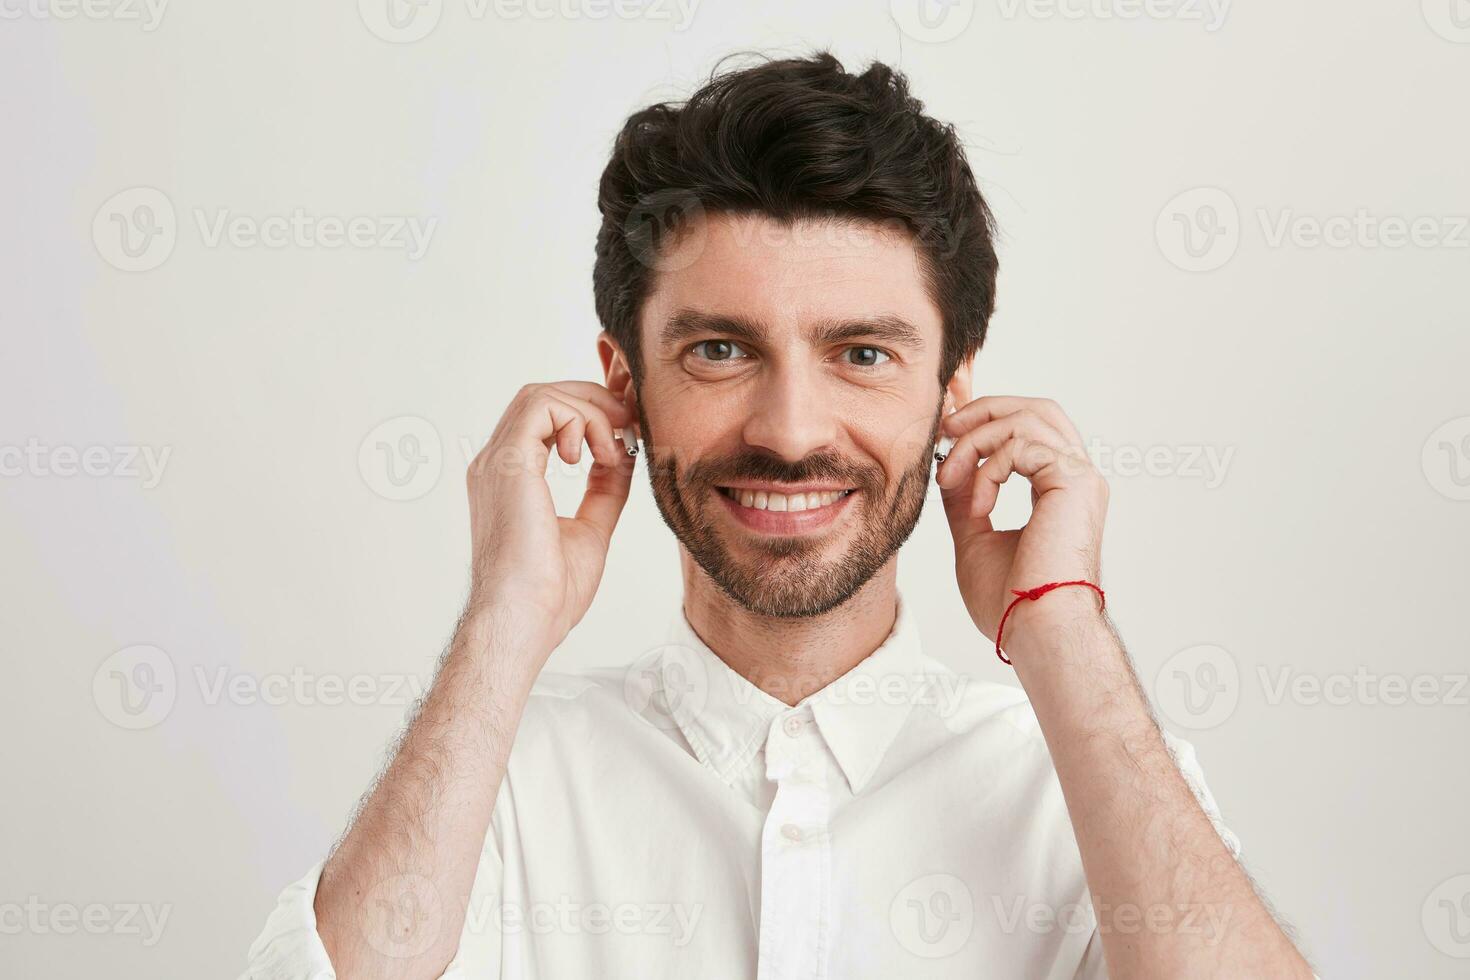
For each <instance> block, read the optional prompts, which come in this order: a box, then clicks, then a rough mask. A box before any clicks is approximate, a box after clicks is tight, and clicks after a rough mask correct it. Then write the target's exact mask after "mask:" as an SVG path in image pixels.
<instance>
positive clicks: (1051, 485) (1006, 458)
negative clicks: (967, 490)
mask: <svg viewBox="0 0 1470 980" xmlns="http://www.w3.org/2000/svg"><path fill="white" fill-rule="evenodd" d="M1067 452H1068V449H1067V448H1062V447H1058V446H1057V445H1055V444H1053V443H1048V442H1038V441H1034V440H1032V439H1029V438H1027V437H1026V436H1016V437H1014V438H1011V439H1007V440H1006V441H1005V442H1004V443H1003V444H1001V445H1000V446H999V447H997V448H996V449H995V450H994V451H993V452H991V453H990V454H989V455H988V456H987V458H986V460H985V462H984V463H983V464H981V466H980V469H978V470H976V471H975V479H974V480H973V481H972V482H973V483H974V484H975V490H974V495H973V496H972V497H971V501H970V508H971V514H972V515H975V514H989V513H990V512H991V511H993V510H994V509H995V503H996V501H997V500H998V499H999V498H1000V488H1001V486H1002V485H1003V484H1004V483H1005V482H1006V481H1007V480H1009V479H1010V478H1011V475H1012V474H1015V473H1019V474H1021V476H1023V477H1025V478H1026V479H1027V480H1029V481H1030V483H1031V486H1032V489H1033V490H1034V491H1035V493H1034V494H1033V496H1032V503H1033V505H1034V504H1035V502H1036V500H1037V499H1038V498H1039V496H1040V494H1042V493H1045V492H1046V491H1048V490H1054V489H1057V488H1059V487H1064V486H1066V465H1065V461H1066V460H1068V456H1067Z"/></svg>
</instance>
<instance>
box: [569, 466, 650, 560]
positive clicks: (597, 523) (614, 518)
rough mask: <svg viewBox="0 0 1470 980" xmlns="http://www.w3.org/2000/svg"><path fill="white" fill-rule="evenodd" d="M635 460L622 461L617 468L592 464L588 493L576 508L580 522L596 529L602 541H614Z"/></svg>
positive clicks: (630, 483)
mask: <svg viewBox="0 0 1470 980" xmlns="http://www.w3.org/2000/svg"><path fill="white" fill-rule="evenodd" d="M636 459H637V457H635V456H624V457H622V458H620V459H619V460H618V462H617V465H615V466H605V465H603V464H602V463H598V462H593V464H592V469H591V471H590V472H589V473H588V474H587V490H586V492H585V493H584V494H583V495H582V503H581V505H580V506H578V508H577V520H579V521H586V522H587V523H588V524H590V525H592V526H593V527H594V528H596V529H597V531H598V533H599V534H601V535H602V540H603V541H604V542H607V541H609V540H611V539H612V533H613V528H615V527H617V524H618V517H619V516H620V515H621V514H622V513H623V505H624V504H626V503H627V502H628V490H629V488H630V486H631V485H632V483H633V468H634V467H633V464H634V462H635V461H636Z"/></svg>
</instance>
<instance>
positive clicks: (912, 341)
mask: <svg viewBox="0 0 1470 980" xmlns="http://www.w3.org/2000/svg"><path fill="white" fill-rule="evenodd" d="M711 334H713V335H717V336H720V337H728V338H730V339H731V340H743V341H746V342H747V343H752V344H758V343H760V342H762V341H764V340H766V339H767V337H768V333H767V331H766V329H765V327H764V326H763V325H762V324H761V323H760V321H758V320H752V319H750V318H749V317H744V316H740V315H739V314H725V313H702V312H700V311H698V310H687V309H685V310H679V311H677V312H675V313H674V315H673V316H671V317H669V320H668V322H667V323H665V324H664V326H663V329H662V330H661V331H660V332H659V343H660V344H661V345H662V346H664V347H672V346H674V345H676V344H680V343H682V342H684V341H686V340H690V339H692V338H694V337H698V336H705V335H711ZM806 339H807V340H808V342H810V343H812V344H814V345H817V346H824V345H828V344H836V343H842V342H844V341H848V342H851V341H859V340H873V341H878V342H880V343H883V344H886V345H888V346H891V347H904V348H907V349H908V350H911V351H922V350H923V349H924V348H925V346H926V344H925V343H924V336H923V334H921V333H920V332H919V329H918V328H917V327H915V326H914V325H913V324H912V323H909V322H908V321H907V320H905V319H904V318H903V317H901V316H895V315H893V314H891V313H884V314H879V315H877V316H870V317H858V318H856V319H848V320H823V321H821V322H819V323H817V324H815V325H814V326H813V327H811V328H810V329H809V330H808V331H807V332H806Z"/></svg>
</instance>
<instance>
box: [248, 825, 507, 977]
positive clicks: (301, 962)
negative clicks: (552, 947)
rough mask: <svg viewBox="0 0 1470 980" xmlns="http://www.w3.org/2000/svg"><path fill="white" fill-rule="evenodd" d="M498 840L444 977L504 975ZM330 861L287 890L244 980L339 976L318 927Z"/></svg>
mask: <svg viewBox="0 0 1470 980" xmlns="http://www.w3.org/2000/svg"><path fill="white" fill-rule="evenodd" d="M494 839H495V835H494V830H493V828H492V831H491V833H490V834H489V835H487V840H486V844H485V849H484V851H483V852H482V853H481V855H480V863H479V867H478V869H477V870H476V872H475V883H474V886H473V889H472V892H473V894H472V896H471V901H470V907H469V910H468V914H467V915H466V917H465V924H464V928H463V930H461V933H460V944H459V948H458V949H457V951H456V952H455V955H454V959H453V960H451V961H450V963H449V966H448V967H447V968H446V969H445V971H444V972H443V973H442V974H441V975H440V978H439V980H497V978H498V977H500V975H501V972H500V955H499V954H500V938H501V937H500V930H499V929H498V928H495V927H493V925H494V923H495V920H494V919H493V918H492V916H493V915H494V914H495V913H496V912H497V911H498V896H499V893H500V868H501V862H500V855H499V851H498V849H497V848H496V846H495V844H494ZM324 863H325V862H321V863H318V864H316V865H313V866H312V868H311V870H309V871H307V873H306V874H305V875H304V876H303V877H302V878H301V879H300V880H299V881H296V882H293V883H292V884H290V885H287V886H286V889H285V891H283V892H281V894H280V897H279V898H278V899H277V900H276V907H275V908H274V909H273V910H272V911H271V913H270V916H269V917H268V918H267V919H266V923H265V928H264V929H263V930H261V933H260V935H259V936H258V937H257V938H256V940H255V942H253V943H251V945H250V952H249V966H248V967H247V969H246V971H245V973H244V974H242V975H241V977H240V980H336V978H337V972H336V970H335V969H334V968H333V966H332V961H331V960H330V959H329V958H328V956H327V949H326V946H324V945H323V944H322V938H321V934H320V933H318V932H317V928H316V909H315V903H316V890H317V885H318V883H319V882H320V881H321V874H322V866H323V864H324ZM467 959H470V960H473V963H474V969H473V970H470V969H467V968H466V966H465V961H466V960H467Z"/></svg>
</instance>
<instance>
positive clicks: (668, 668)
mask: <svg viewBox="0 0 1470 980" xmlns="http://www.w3.org/2000/svg"><path fill="white" fill-rule="evenodd" d="M968 639H969V640H971V641H973V640H975V638H974V637H971V638H968ZM969 645H971V646H974V647H975V648H976V649H981V648H982V647H983V644H980V643H978V641H977V642H971V643H970V644H969ZM1166 738H1167V739H1168V741H1169V744H1170V747H1171V748H1172V749H1173V751H1174V754H1175V758H1176V759H1177V761H1178V762H1179V764H1180V767H1181V770H1182V771H1183V773H1184V774H1185V777H1186V779H1187V781H1188V782H1189V784H1190V785H1191V787H1192V788H1193V789H1194V791H1195V793H1196V795H1197V796H1198V797H1199V799H1200V802H1201V804H1202V805H1203V807H1204V809H1205V811H1206V813H1208V814H1209V816H1210V818H1211V820H1212V821H1214V822H1215V826H1216V829H1217V830H1218V831H1219V832H1220V835H1221V837H1222V839H1223V840H1224V841H1225V843H1226V845H1227V846H1228V847H1229V848H1230V850H1231V852H1232V853H1235V854H1239V851H1240V845H1239V842H1238V841H1237V840H1236V838H1235V836H1234V835H1233V834H1231V833H1230V831H1229V830H1228V829H1226V828H1225V827H1224V826H1223V825H1221V823H1220V822H1219V814H1218V811H1217V810H1216V807H1215V805H1214V801H1213V799H1212V798H1211V796H1210V793H1209V790H1208V789H1207V788H1206V786H1205V783H1204V780H1203V777H1202V775H1201V774H1200V772H1199V769H1198V766H1197V764H1196V763H1195V758H1194V753H1193V750H1192V749H1191V748H1190V747H1189V745H1188V743H1186V742H1183V741H1181V740H1179V739H1177V738H1173V737H1172V736H1166ZM320 870H321V865H317V866H316V867H314V868H312V869H311V870H310V871H309V872H308V873H307V875H306V876H305V877H304V878H302V879H301V880H300V881H299V882H297V883H295V884H294V885H291V886H290V887H288V888H287V889H286V890H285V892H283V893H282V895H281V897H280V901H279V903H278V905H277V907H276V909H275V911H274V912H273V913H272V914H271V916H270V919H269V921H268V922H267V923H266V926H265V929H264V931H263V932H262V933H261V935H260V937H259V938H258V939H257V940H256V942H255V943H254V945H253V946H252V947H251V950H250V969H249V971H248V973H247V975H248V976H250V977H254V978H261V980H265V978H306V977H313V978H319V977H331V976H333V973H332V968H331V964H330V962H329V961H328V958H327V955H326V951H325V949H324V948H323V946H322V943H321V939H320V937H319V936H318V934H317V932H316V921H315V917H314V914H313V911H312V902H313V899H314V896H315V891H316V884H317V879H318V875H319V873H320ZM410 890H411V889H410ZM394 901H395V902H397V903H398V905H397V907H396V908H395V906H394V904H392V903H389V902H383V903H379V904H380V905H381V907H382V909H383V910H384V915H394V914H397V915H402V916H403V922H411V921H412V917H413V913H414V909H413V907H412V900H408V901H407V902H406V903H405V902H404V900H402V899H401V897H399V898H395V899H394ZM1195 925H1196V926H1197V927H1198V928H1201V929H1205V930H1208V929H1209V928H1211V922H1210V920H1209V918H1208V916H1207V915H1206V914H1205V913H1204V912H1201V913H1199V917H1198V919H1197V920H1196V922H1195ZM1140 928H1142V927H1140ZM404 935H405V936H406V937H407V938H406V939H404V940H403V941H404V942H405V943H406V944H409V945H405V946H404V947H402V948H403V949H404V950H408V949H409V948H410V947H411V944H412V943H413V942H414V941H415V940H414V938H413V936H412V931H411V930H409V931H407V932H405V933H404ZM1106 975H1107V974H1106V970H1105V968H1104V966H1103V959H1102V945H1101V939H1100V937H1099V935H1098V933H1097V926H1096V918H1095V917H1094V915H1093V913H1092V909H1091V906H1090V904H1089V899H1088V892H1087V883H1086V881H1085V879H1084V877H1083V872H1082V863H1081V859H1080V857H1079V855H1078V851H1077V843H1076V840H1075V838H1074V836H1073V833H1072V826H1071V823H1070V822H1069V820H1068V817H1067V808H1066V804H1065V802H1064V801H1063V798H1062V791H1061V786H1060V785H1059V784H1058V782H1057V777H1056V774H1055V772H1054V770H1053V768H1052V763H1051V758H1050V756H1049V754H1048V752H1047V747H1046V743H1045V741H1044V740H1043V738H1042V734H1041V730H1040V728H1039V727H1038V725H1037V722H1036V717H1035V715H1034V714H1033V712H1032V710H1031V706H1030V704H1029V702H1028V701H1027V700H1026V697H1025V694H1024V693H1023V692H1022V691H1021V690H1020V689H1019V688H1015V687H1009V686H1004V685H999V684H993V683H988V682H984V681H979V680H976V679H974V678H970V677H967V676H965V675H962V674H958V673H956V672H955V671H953V670H950V669H949V668H948V667H946V666H944V665H943V664H941V663H940V662H938V661H936V660H933V659H930V658H928V657H926V656H925V655H924V654H923V653H922V652H921V650H920V643H919V633H918V627H917V624H916V623H915V622H914V621H913V618H912V614H911V613H910V612H909V611H908V608H907V606H906V604H905V603H904V601H903V599H902V597H901V596H900V598H899V601H898V615H897V620H896V623H895V625H894V628H893V631H892V633H891V634H890V635H889V637H888V639H887V640H886V641H885V642H884V643H883V645H882V646H880V647H879V648H878V649H877V650H876V651H874V652H873V654H872V655H871V656H869V657H868V658H867V659H865V660H864V661H862V663H860V664H859V665H858V666H857V667H855V668H854V669H853V670H852V671H850V672H849V673H848V674H846V675H845V676H843V677H842V678H840V679H838V680H837V681H835V682H833V683H832V684H830V685H829V686H827V687H826V688H824V689H823V690H821V691H819V692H817V693H816V694H813V695H811V696H810V697H808V698H806V699H805V700H803V701H802V702H801V703H800V704H798V705H797V706H795V707H789V706H787V705H786V704H784V703H782V702H781V701H779V700H777V699H775V698H773V697H771V696H769V695H767V694H766V693H765V692H763V691H761V690H760V689H759V688H757V687H755V686H754V685H752V684H750V683H749V682H748V681H746V680H745V679H744V678H742V677H741V676H740V675H738V674H736V673H735V672H734V671H733V670H731V669H730V668H729V667H728V666H726V664H725V663H724V662H723V661H721V660H720V658H719V657H718V656H716V655H715V654H714V653H713V652H712V651H711V650H710V649H709V647H707V646H706V645H705V644H704V643H703V642H702V641H701V640H700V638H699V637H698V635H696V634H695V632H694V630H693V629H692V628H691V627H690V626H689V623H688V621H687V620H686V619H685V617H684V615H683V613H682V611H680V612H679V613H677V614H676V615H675V616H674V617H673V622H672V623H671V625H670V627H669V630H668V634H667V638H666V642H665V643H664V644H663V645H661V646H658V647H656V648H654V649H652V650H651V651H649V652H648V653H646V654H644V655H643V656H641V657H639V658H638V659H637V660H636V661H635V662H634V663H632V664H631V665H630V666H629V667H627V668H625V669H605V670H594V671H588V672H584V673H578V674H556V673H545V674H543V675H542V676H541V677H540V678H539V679H538V681H537V683H536V685H535V688H534V689H533V692H532V695H531V698H530V701H529V703H528V704H527V707H526V711H525V714H524V716H523V719H522V722H521V726H520V728H519V730H518V732H517V734H516V739H515V743H514V747H513V749H512V752H511V755H510V761H509V766H508V769H507V773H506V778H505V782H504V783H503V785H502V787H501V790H500V794H499V796H498V798H497V800H496V804H495V810H494V817H493V819H492V822H491V828H490V832H489V834H488V835H487V839H486V843H485V847H484V850H483V853H482V854H481V857H480V864H479V869H478V871H477V874H476V878H475V884H474V890H473V894H472V896H471V900H470V907H469V914H468V916H467V917H466V922H465V928H464V932H463V934H462V936H461V940H460V947H459V952H458V955H457V956H456V957H455V960H454V962H453V963H452V964H451V965H450V967H449V969H448V970H447V972H446V973H445V974H444V976H445V977H453V978H461V977H462V978H473V980H480V978H492V977H504V978H518V980H542V978H594V977H595V978H599V980H611V978H619V977H626V978H630V980H631V978H638V980H646V978H650V977H671V978H673V977H677V978H681V980H682V978H688V977H699V978H702V980H725V978H730V980H734V978H743V980H749V978H752V977H754V978H757V980H798V978H800V980H821V978H834V980H836V978H842V980H846V978H855V977H874V978H884V980H891V978H902V977H924V978H931V980H939V978H948V977H956V978H958V977H964V978H966V980H973V978H975V977H981V976H989V977H1026V978H1033V977H1034V978H1054V980H1073V978H1086V980H1097V978H1105V977H1106Z"/></svg>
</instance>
